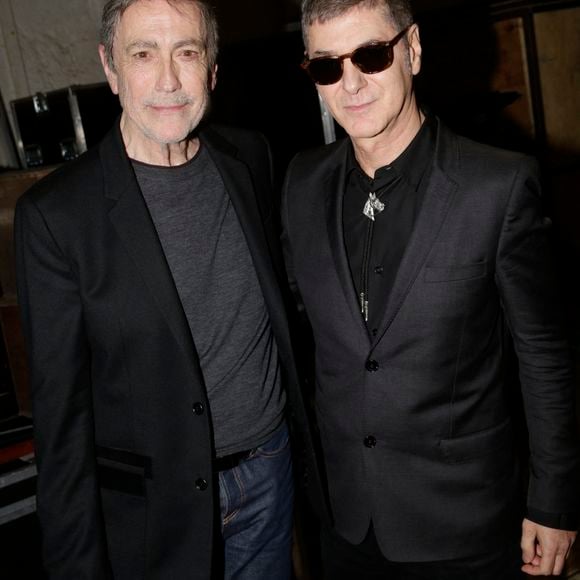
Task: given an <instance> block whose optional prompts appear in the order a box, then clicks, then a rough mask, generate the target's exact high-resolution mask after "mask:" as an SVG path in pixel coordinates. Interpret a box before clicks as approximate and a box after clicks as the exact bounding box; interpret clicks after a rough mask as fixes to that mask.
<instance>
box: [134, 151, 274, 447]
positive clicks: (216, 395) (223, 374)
mask: <svg viewBox="0 0 580 580" xmlns="http://www.w3.org/2000/svg"><path fill="white" fill-rule="evenodd" d="M133 167H134V169H135V174H136V176H137V181H138V182H139V186H140V188H141V191H142V193H143V196H144V198H145V201H146V202H147V207H148V208H149V211H150V213H151V216H152V218H153V222H154V224H155V228H156V230H157V233H158V235H159V239H160V241H161V245H162V247H163V251H164V254H165V257H166V258H167V262H168V264H169V268H170V270H171V274H172V276H173V280H174V281H175V286H176V288H177V292H178V294H179V297H180V299H181V304H182V305H183V309H184V312H185V315H186V317H187V321H188V323H189V328H190V329H191V333H192V336H193V340H194V343H195V348H196V351H197V354H198V356H199V361H200V364H201V370H202V373H203V378H204V382H205V386H206V390H207V396H208V399H209V406H210V410H211V418H212V429H213V435H214V442H215V443H214V444H215V449H216V455H218V456H221V455H228V454H230V453H234V452H236V451H241V450H244V449H249V448H251V447H255V446H257V445H259V444H260V443H263V442H264V441H265V440H266V439H268V438H269V437H270V436H271V434H272V432H273V431H274V430H275V429H276V428H277V427H278V426H279V425H280V423H281V421H282V414H283V410H284V395H283V392H282V390H281V386H280V373H279V364H278V351H277V347H276V343H275V341H274V337H273V334H272V329H271V326H270V320H269V316H268V312H267V310H266V305H265V303H264V298H263V296H262V292H261V289H260V285H259V283H258V278H257V276H256V270H255V268H254V265H253V263H252V258H251V256H250V252H249V250H248V244H247V243H246V240H245V238H244V234H243V232H242V228H241V227H240V222H239V219H238V217H237V215H236V212H235V209H234V207H233V204H232V201H231V199H230V197H229V195H228V194H227V192H226V190H225V187H224V183H223V180H222V178H221V177H220V174H219V172H218V170H217V168H216V166H215V163H214V162H213V161H212V159H211V157H210V156H209V154H208V151H207V148H206V147H204V146H203V145H202V146H201V147H200V149H199V151H198V153H197V155H196V156H195V157H194V158H193V159H191V160H190V161H189V162H188V163H186V164H184V165H181V166H178V167H156V166H151V165H146V164H143V163H138V162H133Z"/></svg>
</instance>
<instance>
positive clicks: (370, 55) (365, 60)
mask: <svg viewBox="0 0 580 580" xmlns="http://www.w3.org/2000/svg"><path fill="white" fill-rule="evenodd" d="M351 60H352V62H353V64H354V65H355V66H356V67H357V68H358V69H359V70H360V71H361V72H363V73H365V74H373V73H378V72H382V71H384V70H385V69H387V68H389V67H390V66H391V65H392V64H393V48H392V46H391V45H389V44H370V45H368V46H361V47H360V48H358V49H357V50H355V51H354V53H353V55H352V57H351Z"/></svg>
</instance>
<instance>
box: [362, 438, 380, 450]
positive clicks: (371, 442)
mask: <svg viewBox="0 0 580 580" xmlns="http://www.w3.org/2000/svg"><path fill="white" fill-rule="evenodd" d="M363 443H364V444H365V447H368V448H369V449H370V448H372V447H374V446H375V445H376V444H377V438H376V437H373V436H372V435H367V436H366V437H365V438H364V441H363Z"/></svg>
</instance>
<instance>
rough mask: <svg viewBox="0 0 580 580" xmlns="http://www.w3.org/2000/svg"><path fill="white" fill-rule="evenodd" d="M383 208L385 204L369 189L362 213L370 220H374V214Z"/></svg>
mask: <svg viewBox="0 0 580 580" xmlns="http://www.w3.org/2000/svg"><path fill="white" fill-rule="evenodd" d="M384 209H385V204H384V203H383V202H382V201H381V200H380V199H379V198H378V197H377V196H376V194H375V193H374V192H372V191H371V192H370V193H369V198H368V199H367V201H366V203H365V206H364V208H363V214H364V215H365V216H367V217H368V218H369V219H370V220H372V221H375V215H378V214H380V213H381V212H382V211H383V210H384Z"/></svg>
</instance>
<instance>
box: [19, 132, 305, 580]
mask: <svg viewBox="0 0 580 580" xmlns="http://www.w3.org/2000/svg"><path fill="white" fill-rule="evenodd" d="M200 138H201V140H202V142H203V144H204V145H205V146H206V147H207V148H208V151H209V153H210V155H211V157H212V159H213V160H214V161H215V163H216V166H217V167H218V170H219V172H220V174H221V176H222V178H223V180H224V184H225V187H226V189H227V191H228V194H229V195H230V197H231V199H232V202H233V205H234V207H235V209H236V212H237V215H238V217H239V220H240V223H241V226H242V229H243V231H244V234H245V236H246V240H247V242H248V246H249V250H250V253H251V256H252V260H253V263H254V266H255V268H256V273H257V276H258V279H259V282H260V286H261V289H262V292H263V295H264V299H265V302H266V305H267V308H268V311H269V314H270V319H271V324H272V328H273V332H274V335H275V338H276V341H277V344H278V348H279V352H280V357H281V360H282V366H283V374H284V378H285V385H286V387H287V394H288V401H289V403H290V409H291V413H290V414H291V416H292V419H293V422H292V425H291V426H292V430H293V432H294V434H295V435H296V438H295V441H294V443H295V447H296V448H297V450H298V451H299V452H300V453H299V454H300V457H301V459H302V462H303V464H304V465H306V464H308V465H310V467H311V470H310V475H309V478H308V481H309V489H315V488H316V485H317V475H316V472H315V469H314V468H313V467H312V454H311V446H310V445H309V433H308V429H307V425H306V420H305V419H304V416H303V414H304V408H303V406H302V399H301V396H300V393H299V389H298V384H297V376H296V371H295V367H294V363H293V358H292V353H291V348H290V339H289V332H288V327H287V322H286V316H285V297H284V294H283V290H282V289H281V287H280V285H279V282H280V280H282V279H283V278H285V274H284V272H283V266H282V258H281V252H280V249H279V239H278V233H279V232H278V230H277V228H276V224H277V223H278V219H277V218H278V215H277V212H276V211H275V208H274V205H275V204H274V203H273V202H274V200H273V196H272V190H271V175H270V159H269V151H268V147H267V145H266V143H265V142H264V140H263V139H262V138H260V137H259V136H257V135H255V134H251V133H248V132H243V131H234V130H219V131H216V130H214V129H206V130H204V131H203V132H202V133H201V134H200ZM15 225H16V249H17V274H18V289H19V302H20V306H21V309H22V317H23V326H24V331H25V337H26V340H27V345H28V350H29V363H30V370H31V381H32V396H33V416H34V423H35V440H36V447H37V455H38V464H39V477H38V495H37V497H38V514H39V517H40V521H41V524H42V528H43V539H44V559H45V563H46V567H47V570H48V572H49V575H50V578H62V579H63V580H70V579H72V578H74V579H75V580H80V579H83V578H87V579H88V578H91V579H97V578H99V579H100V578H113V577H114V578H115V579H116V580H122V579H126V580H135V579H136V578H145V577H146V578H150V579H159V580H167V579H168V578H197V579H208V578H209V570H210V560H211V552H212V550H211V546H212V536H213V531H212V527H213V518H214V513H215V509H214V494H213V491H212V490H213V489H214V485H215V482H214V478H213V475H212V436H211V429H210V419H209V416H208V412H207V410H208V402H207V398H206V392H205V387H204V381H203V376H202V373H201V370H200V365H199V360H198V357H197V354H196V350H195V345H194V343H193V340H192V336H191V333H190V330H189V327H188V323H187V320H186V317H185V315H184V312H183V310H182V307H181V303H180V300H179V297H178V294H177V291H176V288H175V285H174V283H173V279H172V276H171V273H170V270H169V268H168V265H167V263H166V260H165V256H164V254H163V250H162V248H161V245H160V242H159V240H158V238H157V234H156V231H155V227H154V225H153V223H152V221H151V218H150V216H149V213H148V210H147V207H146V204H145V202H144V200H143V198H142V195H141V192H140V190H139V187H138V184H137V182H136V179H135V177H134V173H133V170H132V167H131V164H130V161H129V159H128V158H127V155H126V153H125V149H124V146H123V142H122V137H121V134H120V131H119V129H118V128H115V129H114V130H113V131H112V132H111V133H110V134H109V135H108V136H107V137H106V138H105V139H104V141H103V142H102V143H101V145H100V146H99V147H98V148H97V149H95V150H93V151H90V152H88V153H87V154H85V155H84V156H82V157H81V158H80V159H79V160H77V161H75V162H72V163H70V164H67V165H66V166H64V167H63V168H61V169H60V170H57V171H55V172H54V173H52V174H51V175H49V176H48V177H47V178H45V179H44V180H43V181H42V182H40V183H39V184H37V185H36V186H35V187H34V188H33V189H32V190H30V191H29V192H27V193H26V194H25V195H24V196H23V197H22V198H21V200H20V201H19V204H18V206H17V211H16V222H15ZM209 315H217V313H213V314H212V313H210V314H209ZM196 403H200V404H201V405H199V404H196ZM194 405H195V412H194V410H193V406H194ZM200 411H201V412H200Z"/></svg>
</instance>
